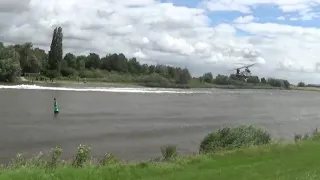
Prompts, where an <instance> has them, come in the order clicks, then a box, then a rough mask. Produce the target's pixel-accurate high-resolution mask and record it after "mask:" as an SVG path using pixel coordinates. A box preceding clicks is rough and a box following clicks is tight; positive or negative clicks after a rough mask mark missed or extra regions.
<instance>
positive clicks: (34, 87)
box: [0, 84, 212, 94]
mask: <svg viewBox="0 0 320 180" xmlns="http://www.w3.org/2000/svg"><path fill="white" fill-rule="evenodd" d="M0 89H29V90H51V91H78V92H89V91H90V92H120V93H158V94H159V93H169V94H209V93H212V92H209V91H193V90H179V89H164V88H115V87H94V88H92V87H90V88H71V87H47V86H39V85H24V84H22V85H13V86H4V85H0Z"/></svg>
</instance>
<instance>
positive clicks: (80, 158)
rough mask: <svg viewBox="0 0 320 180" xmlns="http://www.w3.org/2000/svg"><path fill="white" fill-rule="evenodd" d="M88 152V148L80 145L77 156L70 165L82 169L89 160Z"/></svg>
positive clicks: (89, 148)
mask: <svg viewBox="0 0 320 180" xmlns="http://www.w3.org/2000/svg"><path fill="white" fill-rule="evenodd" d="M90 151H91V147H90V146H87V145H84V144H80V145H79V147H78V151H77V155H76V157H75V159H74V160H73V163H72V165H73V166H74V167H83V165H84V163H86V162H87V161H88V160H89V159H90Z"/></svg>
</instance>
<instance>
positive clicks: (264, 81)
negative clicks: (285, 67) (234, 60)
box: [199, 72, 290, 89]
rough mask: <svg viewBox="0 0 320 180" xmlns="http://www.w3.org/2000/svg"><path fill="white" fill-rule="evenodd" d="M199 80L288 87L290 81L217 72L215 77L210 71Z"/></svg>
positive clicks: (212, 82)
mask: <svg viewBox="0 0 320 180" xmlns="http://www.w3.org/2000/svg"><path fill="white" fill-rule="evenodd" d="M199 80H200V81H201V82H205V83H211V84H218V85H238V86H245V85H248V84H252V85H269V86H272V87H282V88H287V89H288V88H289V87H290V83H289V81H288V80H286V79H276V78H264V77H262V78H259V77H258V76H249V77H248V78H247V79H244V78H241V77H237V76H236V75H235V74H231V75H229V76H225V75H220V74H218V75H217V76H216V77H215V78H214V77H213V75H212V73H211V72H207V73H204V74H203V75H202V76H201V77H200V78H199Z"/></svg>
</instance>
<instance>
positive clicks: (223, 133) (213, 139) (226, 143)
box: [200, 125, 271, 153]
mask: <svg viewBox="0 0 320 180" xmlns="http://www.w3.org/2000/svg"><path fill="white" fill-rule="evenodd" d="M270 141H271V136H270V134H269V133H268V132H266V131H264V130H262V129H260V128H255V127H253V126H243V125H242V126H237V127H234V128H228V127H224V128H221V129H219V130H218V131H217V132H212V133H210V134H208V135H207V136H206V137H205V138H204V139H203V141H202V142H201V144H200V153H213V152H216V151H218V150H231V149H235V148H240V147H245V146H250V145H263V144H268V143H269V142H270Z"/></svg>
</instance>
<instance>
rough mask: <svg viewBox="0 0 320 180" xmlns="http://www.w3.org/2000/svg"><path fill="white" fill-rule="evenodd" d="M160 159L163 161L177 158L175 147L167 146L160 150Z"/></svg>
mask: <svg viewBox="0 0 320 180" xmlns="http://www.w3.org/2000/svg"><path fill="white" fill-rule="evenodd" d="M161 154H162V158H163V160H165V161H168V160H172V159H174V158H176V157H177V156H178V150H177V147H176V146H173V145H168V146H163V147H162V148H161Z"/></svg>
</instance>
